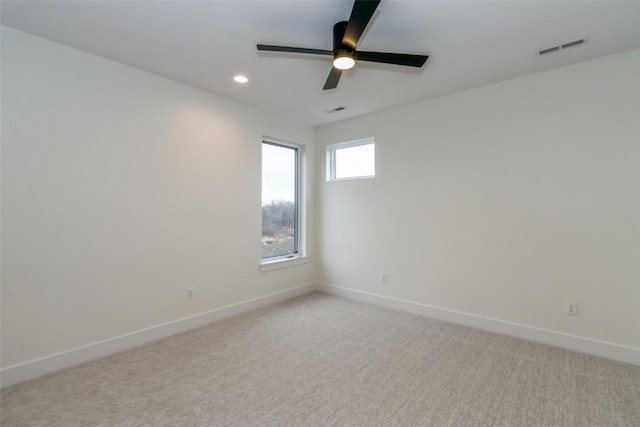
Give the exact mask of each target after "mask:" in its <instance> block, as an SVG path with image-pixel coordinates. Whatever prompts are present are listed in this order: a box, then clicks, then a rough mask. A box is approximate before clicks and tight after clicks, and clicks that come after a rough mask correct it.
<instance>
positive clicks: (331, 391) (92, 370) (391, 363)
mask: <svg viewBox="0 0 640 427" xmlns="http://www.w3.org/2000/svg"><path fill="white" fill-rule="evenodd" d="M1 398H2V401H1V407H0V409H1V412H0V417H1V418H0V420H1V425H2V426H3V427H4V426H6V427H9V426H43V427H44V426H47V427H54V426H64V427H73V426H118V427H126V426H175V427H183V426H258V425H259V426H337V425H340V426H640V367H639V366H633V365H628V364H624V363H618V362H614V361H610V360H606V359H602V358H598V357H594V356H589V355H585V354H580V353H576V352H572V351H569V350H564V349H561V348H556V347H551V346H547V345H543V344H537V343H533V342H529V341H524V340H520V339H516V338H511V337H508V336H504V335H499V334H494V333H490V332H485V331H481V330H478V329H474V328H470V327H466V326H460V325H455V324H452V323H447V322H442V321H438V320H434V319H429V318H426V317H421V316H417V315H413V314H408V313H404V312H401V311H396V310H391V309H386V308H381V307H377V306H372V305H368V304H363V303H360V302H355V301H351V300H348V299H343V298H339V297H335V296H331V295H325V294H320V293H312V294H309V295H305V296H302V297H299V298H295V299H292V300H289V301H285V302H283V303H280V304H276V305H272V306H269V307H265V308H262V309H259V310H256V311H252V312H250V313H245V314H243V315H240V316H236V317H233V318H229V319H226V320H223V321H220V322H217V323H212V324H210V325H207V326H204V327H202V328H199V329H194V330H192V331H188V332H185V333H182V334H179V335H175V336H173V337H169V338H166V339H163V340H160V341H156V342H153V343H151V344H148V345H145V346H141V347H137V348H134V349H132V350H129V351H126V352H122V353H118V354H115V355H112V356H108V357H105V358H102V359H98V360H95V361H91V362H88V363H84V364H82V365H79V366H75V367H72V368H69V369H65V370H63V371H60V372H56V373H54V374H50V375H47V376H44V377H41V378H37V379H34V380H31V381H27V382H24V383H21V384H17V385H14V386H11V387H9V388H6V389H5V390H3V391H2V395H1Z"/></svg>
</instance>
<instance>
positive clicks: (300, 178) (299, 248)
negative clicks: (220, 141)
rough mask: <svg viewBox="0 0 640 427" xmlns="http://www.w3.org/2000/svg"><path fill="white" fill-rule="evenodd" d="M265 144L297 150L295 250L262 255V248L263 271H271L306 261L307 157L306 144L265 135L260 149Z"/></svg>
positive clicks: (261, 263)
mask: <svg viewBox="0 0 640 427" xmlns="http://www.w3.org/2000/svg"><path fill="white" fill-rule="evenodd" d="M264 144H267V145H272V146H276V147H282V148H288V149H293V150H295V175H296V176H295V189H294V191H295V201H294V205H295V207H294V210H295V211H294V220H293V221H294V252H293V253H289V254H285V255H279V256H272V257H266V258H263V257H262V249H261V250H260V266H261V269H262V271H269V270H273V269H276V268H283V267H288V266H290V265H297V264H300V263H304V262H306V241H305V240H306V239H305V235H306V233H305V212H306V209H305V197H304V195H305V191H304V182H305V181H304V158H305V146H304V145H302V144H296V143H293V142H289V141H283V140H281V139H277V138H272V137H267V136H263V137H262V143H261V144H260V149H261V152H262V147H263V146H264ZM262 161H263V158H262V156H261V161H260V168H261V170H262V167H263V163H262ZM260 183H261V185H260V188H261V190H260V195H261V197H260V206H261V209H262V184H263V181H262V174H261V178H260ZM260 218H261V220H260V236H261V237H262V215H261V216H260Z"/></svg>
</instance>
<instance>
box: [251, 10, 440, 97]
mask: <svg viewBox="0 0 640 427" xmlns="http://www.w3.org/2000/svg"><path fill="white" fill-rule="evenodd" d="M379 3H380V0H355V3H354V4H353V9H352V10H351V17H350V18H349V21H342V22H338V23H337V24H335V25H334V26H333V50H322V49H307V48H303V47H289V46H273V45H266V44H258V45H257V47H258V50H260V51H267V52H291V53H307V54H311V55H328V56H333V67H332V68H331V72H330V73H329V77H328V78H327V81H326V82H325V84H324V87H323V90H327V89H335V88H336V87H337V86H338V81H339V80H340V76H341V75H342V71H343V70H348V69H350V68H353V66H354V65H355V63H356V61H369V62H381V63H383V64H394V65H404V66H408V67H417V68H420V67H422V66H423V65H424V63H425V62H426V61H427V58H429V57H428V56H427V55H411V54H407V53H387V52H365V51H360V50H356V47H357V45H358V41H359V40H360V37H361V36H362V33H363V32H364V29H365V28H366V27H367V24H368V23H369V21H370V20H371V17H372V16H373V14H374V12H375V11H376V8H377V7H378V4H379Z"/></svg>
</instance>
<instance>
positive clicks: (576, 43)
mask: <svg viewBox="0 0 640 427" xmlns="http://www.w3.org/2000/svg"><path fill="white" fill-rule="evenodd" d="M584 42H585V40H584V39H578V40H573V41H570V42H567V43H563V44H559V45H557V46H552V47H547V48H544V49H540V50H539V51H538V55H546V54H547V53H551V52H557V51H559V50H562V49H567V48H570V47H574V46H580V45H581V44H583V43H584Z"/></svg>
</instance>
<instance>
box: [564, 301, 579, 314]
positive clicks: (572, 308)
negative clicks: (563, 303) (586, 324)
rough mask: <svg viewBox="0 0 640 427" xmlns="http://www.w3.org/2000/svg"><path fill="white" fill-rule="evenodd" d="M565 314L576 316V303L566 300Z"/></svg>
mask: <svg viewBox="0 0 640 427" xmlns="http://www.w3.org/2000/svg"><path fill="white" fill-rule="evenodd" d="M566 311H567V314H568V315H569V316H577V315H578V304H577V303H575V302H573V301H567V310H566Z"/></svg>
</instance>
